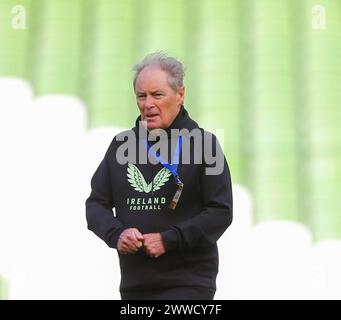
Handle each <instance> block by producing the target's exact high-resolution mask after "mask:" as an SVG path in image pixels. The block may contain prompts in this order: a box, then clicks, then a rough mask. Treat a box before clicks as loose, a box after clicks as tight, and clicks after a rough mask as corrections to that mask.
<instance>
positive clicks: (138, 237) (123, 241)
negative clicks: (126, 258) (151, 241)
mask: <svg viewBox="0 0 341 320" xmlns="http://www.w3.org/2000/svg"><path fill="white" fill-rule="evenodd" d="M142 245H143V236H142V234H141V233H140V231H139V230H138V229H136V228H128V229H126V230H124V231H123V232H122V233H121V234H120V237H119V238H118V241H117V250H118V252H119V253H121V254H127V253H135V252H137V251H138V250H139V249H140V248H141V247H142Z"/></svg>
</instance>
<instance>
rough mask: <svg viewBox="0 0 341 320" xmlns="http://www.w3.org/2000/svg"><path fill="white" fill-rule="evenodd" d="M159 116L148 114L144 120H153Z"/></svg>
mask: <svg viewBox="0 0 341 320" xmlns="http://www.w3.org/2000/svg"><path fill="white" fill-rule="evenodd" d="M158 116H159V114H158V113H153V114H148V115H145V116H144V118H145V119H146V120H154V119H155V118H156V117H158Z"/></svg>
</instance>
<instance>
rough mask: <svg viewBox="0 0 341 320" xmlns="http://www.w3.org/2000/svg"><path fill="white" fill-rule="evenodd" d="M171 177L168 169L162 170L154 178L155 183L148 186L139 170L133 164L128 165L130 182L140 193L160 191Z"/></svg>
mask: <svg viewBox="0 0 341 320" xmlns="http://www.w3.org/2000/svg"><path fill="white" fill-rule="evenodd" d="M171 175H172V174H171V172H170V171H169V170H168V169H167V168H162V169H161V170H160V171H159V172H158V173H157V174H156V176H155V177H154V179H153V182H151V183H149V184H148V183H147V182H146V180H145V178H144V177H143V175H142V173H141V171H140V170H139V168H138V167H136V166H135V165H133V164H132V163H128V168H127V177H128V181H129V183H130V185H131V186H132V187H133V188H134V190H136V191H138V192H146V193H149V192H151V191H152V189H153V191H156V190H159V189H160V188H161V187H162V186H163V185H164V184H165V183H166V182H167V181H168V180H169V177H170V176H171Z"/></svg>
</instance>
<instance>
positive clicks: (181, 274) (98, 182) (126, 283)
mask: <svg viewBox="0 0 341 320" xmlns="http://www.w3.org/2000/svg"><path fill="white" fill-rule="evenodd" d="M139 122H140V117H139V118H138V119H137V120H136V126H135V127H134V128H133V129H132V130H128V131H125V132H122V133H120V134H119V135H117V136H115V137H114V139H113V141H112V142H111V144H110V146H109V148H108V150H107V152H106V154H105V156H104V159H103V160H102V162H101V163H100V165H99V167H98V168H97V170H96V172H95V174H94V175H93V177H92V180H91V188H92V191H91V194H90V196H89V198H88V199H87V200H86V217H87V223H88V228H89V230H92V231H93V232H94V233H95V234H96V235H97V236H98V237H100V238H101V239H102V240H104V241H105V242H106V244H107V245H108V246H109V247H111V248H116V246H117V241H118V238H119V235H120V234H121V232H122V231H123V230H124V229H126V228H131V227H135V228H137V229H139V231H140V232H141V233H142V234H145V233H152V232H160V233H161V236H162V240H163V243H164V246H165V249H166V253H165V254H163V255H161V256H160V257H158V258H151V257H149V256H148V255H147V254H146V253H145V252H144V251H143V250H142V249H140V250H139V251H138V252H137V253H135V254H124V255H122V254H119V253H118V255H119V260H120V268H121V284H120V291H121V292H124V293H129V292H133V291H134V292H144V291H150V290H158V289H167V288H173V287H183V286H194V287H206V288H210V289H216V276H217V273H218V249H217V244H216V241H217V240H218V239H219V237H220V236H221V235H222V234H223V232H224V231H225V230H226V228H227V227H228V226H229V225H230V224H231V222H232V187H231V178H230V173H229V169H228V165H227V162H226V160H225V157H224V155H223V153H222V151H221V148H220V146H219V143H218V141H217V139H216V137H215V136H214V135H213V134H211V133H208V132H206V131H204V130H203V129H201V128H199V127H198V124H197V123H196V122H195V121H193V120H192V119H191V118H190V117H189V115H188V112H187V111H186V109H185V108H184V107H183V106H182V107H181V109H180V111H179V113H178V115H177V117H176V118H175V120H174V121H173V123H172V124H171V126H170V127H169V128H168V129H166V133H167V135H166V138H164V137H163V138H162V137H161V138H160V139H159V140H158V141H161V143H162V141H163V140H164V141H163V142H166V143H168V146H169V148H170V146H171V145H172V143H174V141H175V142H176V141H177V140H178V136H175V137H174V136H173V135H171V133H172V129H187V130H188V132H189V133H191V132H194V131H193V130H194V129H195V130H196V132H201V133H202V140H201V143H202V147H200V146H199V147H198V145H197V144H196V143H195V141H194V140H195V139H193V137H192V138H191V137H190V134H186V133H184V134H181V135H182V137H183V139H188V141H189V143H188V144H187V147H186V148H187V149H186V150H190V151H189V153H190V160H189V161H187V162H185V161H183V159H182V157H181V154H182V152H184V150H185V149H183V150H181V154H180V163H179V167H178V174H179V177H180V179H181V181H182V182H183V183H184V187H183V191H182V194H181V197H180V199H179V202H178V204H177V206H176V208H175V209H174V210H172V209H170V208H168V204H169V202H170V201H171V200H172V198H173V196H174V194H175V192H176V190H177V185H176V183H175V179H174V177H173V176H172V175H171V174H170V172H169V171H167V169H165V168H164V166H163V165H162V164H160V163H156V164H155V163H154V164H152V163H150V161H144V163H143V161H142V158H143V157H142V156H140V155H141V154H143V151H145V156H146V154H147V152H146V148H145V146H144V144H143V139H144V135H143V134H146V136H147V138H148V139H149V133H148V131H146V130H145V129H142V131H141V128H139V126H138V124H139ZM173 131H174V130H173ZM141 133H142V134H141ZM204 133H205V134H204ZM142 136H143V137H142ZM127 137H129V139H128V138H127ZM162 139H163V140H162ZM205 139H206V140H207V139H209V140H210V141H211V143H209V144H208V145H210V146H212V147H213V155H216V156H217V155H220V156H221V157H222V159H223V160H222V161H223V162H222V170H221V171H222V172H220V173H219V174H213V175H212V174H207V172H206V169H208V168H209V167H211V168H213V167H214V164H212V163H208V161H207V159H206V158H205V156H204V151H205V148H206V144H204V141H205ZM127 141H129V143H128V142H127ZM128 146H129V148H130V147H132V148H133V149H129V148H128ZM184 146H185V144H184V143H183V148H184ZM124 149H126V152H125V153H124V152H122V151H123V150H124ZM128 149H129V151H127V150H128ZM132 150H135V153H136V157H135V155H134V152H133V151H132ZM169 151H170V152H169V157H168V161H171V159H172V154H171V149H169ZM119 152H120V153H121V154H124V155H127V154H128V153H129V152H130V155H133V157H132V158H129V161H128V162H129V163H123V164H122V161H121V160H119V159H118V156H117V155H118V153H119ZM210 152H211V153H212V151H210ZM194 156H197V159H201V160H202V161H195V157H194ZM121 158H122V157H121ZM198 162H199V163H198ZM162 170H163V171H162ZM113 208H114V210H115V214H113ZM117 252H118V251H117Z"/></svg>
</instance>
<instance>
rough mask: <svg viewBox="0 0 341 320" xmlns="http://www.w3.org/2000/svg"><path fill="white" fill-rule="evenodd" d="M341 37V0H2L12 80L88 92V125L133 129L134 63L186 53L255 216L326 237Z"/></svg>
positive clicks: (334, 206)
mask: <svg viewBox="0 0 341 320" xmlns="http://www.w3.org/2000/svg"><path fill="white" fill-rule="evenodd" d="M18 5H19V7H18ZM20 6H22V7H20ZM23 9H24V10H25V11H24V14H26V16H25V17H26V21H25V24H24V25H23V24H22V21H23V20H22V19H23V15H22V14H23V11H22V10H23ZM324 13H325V16H324ZM323 18H325V24H324V21H323ZM21 27H23V29H21ZM340 39H341V1H340V0H316V1H313V0H241V1H238V0H83V1H82V0H21V1H20V0H1V1H0V76H3V77H5V76H11V77H17V78H24V79H27V80H28V81H29V83H30V84H31V85H32V87H33V89H34V92H35V95H36V96H40V95H47V94H63V95H72V96H78V97H80V98H81V99H82V100H83V101H84V103H85V105H86V108H87V113H88V128H96V127H103V126H112V127H122V128H125V127H132V126H133V124H134V121H135V118H136V117H137V115H138V112H137V107H136V104H135V99H134V95H133V89H132V75H133V73H132V67H133V65H134V64H135V63H137V62H138V61H140V60H141V59H142V58H143V57H144V56H145V55H146V54H148V53H151V52H154V51H158V50H162V51H166V52H167V53H169V54H170V55H173V56H175V57H177V58H178V59H180V60H181V61H182V62H183V63H184V65H185V66H186V72H187V73H186V77H185V85H186V90H187V91H186V99H185V106H186V108H187V109H188V110H189V112H190V114H191V116H192V117H193V118H194V119H195V120H197V121H198V122H199V124H200V125H201V126H202V127H204V128H211V129H213V128H219V129H221V128H223V129H224V151H225V155H226V157H227V160H228V163H229V165H230V169H231V173H232V179H233V183H235V184H236V183H238V184H242V185H245V186H248V187H249V188H250V190H251V192H252V196H253V201H254V218H255V222H259V221H270V220H271V221H273V220H289V221H297V222H303V223H305V224H307V225H308V226H309V227H310V228H311V230H312V232H313V235H314V237H315V239H316V240H323V239H340V238H341V210H340V209H341V201H340V200H339V193H340V191H341V126H340V123H339V122H340V120H341V90H340V89H341V88H340V86H341V41H340ZM60 127H61V130H63V123H60ZM235 216H236V219H237V218H238V212H236V213H235Z"/></svg>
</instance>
